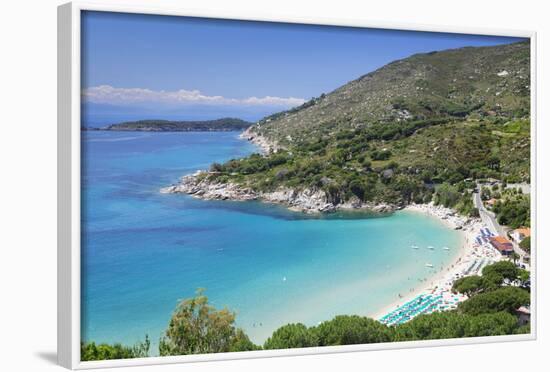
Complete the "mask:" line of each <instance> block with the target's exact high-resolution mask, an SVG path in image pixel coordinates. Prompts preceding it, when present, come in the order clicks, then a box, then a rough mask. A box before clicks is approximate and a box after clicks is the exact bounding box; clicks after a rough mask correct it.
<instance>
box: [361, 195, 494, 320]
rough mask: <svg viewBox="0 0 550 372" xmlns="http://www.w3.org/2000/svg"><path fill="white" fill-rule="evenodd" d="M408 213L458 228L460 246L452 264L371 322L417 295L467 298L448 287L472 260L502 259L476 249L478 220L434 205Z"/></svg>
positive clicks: (491, 250) (489, 250)
mask: <svg viewBox="0 0 550 372" xmlns="http://www.w3.org/2000/svg"><path fill="white" fill-rule="evenodd" d="M405 210H407V211H412V212H417V213H424V214H427V215H430V216H432V217H436V218H439V219H440V220H441V221H442V222H444V223H445V224H446V225H448V226H449V227H450V228H452V229H454V228H455V227H457V226H462V230H461V232H462V245H461V247H460V249H459V250H458V251H457V254H456V257H455V258H454V259H453V261H452V262H453V263H452V264H450V265H449V266H447V267H444V268H443V270H441V271H440V272H438V273H436V274H435V275H434V276H432V277H431V278H428V280H426V281H425V282H424V283H423V284H421V285H420V286H417V287H416V288H415V289H414V290H412V291H411V292H408V293H407V294H406V295H404V296H403V297H401V298H399V299H397V300H396V301H395V302H393V303H391V304H390V305H388V306H386V307H384V308H383V309H380V311H377V312H376V313H374V314H370V315H369V316H370V317H372V318H373V319H380V318H381V317H382V316H384V315H386V314H387V313H389V312H391V311H393V310H395V309H396V308H398V307H400V306H402V305H403V304H405V303H406V302H408V301H410V300H412V299H413V298H415V297H416V296H418V295H420V294H425V295H427V294H434V293H437V294H441V295H443V299H444V300H450V299H451V297H458V299H459V301H463V300H465V299H466V297H465V296H463V295H454V294H452V293H451V288H452V285H453V283H454V281H455V280H456V279H458V278H460V277H463V276H464V272H465V271H466V270H467V268H468V267H470V265H471V264H472V262H474V261H475V260H481V259H483V258H485V259H486V260H487V261H488V262H491V261H492V262H496V261H499V260H501V259H502V256H501V254H500V253H499V252H498V251H497V250H495V249H494V248H492V247H490V246H489V245H483V246H479V245H478V244H477V243H476V241H475V238H476V236H477V235H479V230H480V229H481V228H483V227H485V225H484V224H483V223H482V221H481V219H479V218H478V219H473V218H470V219H468V218H466V217H463V216H460V215H458V213H456V212H455V211H453V210H452V209H449V208H444V207H442V206H435V205H433V203H430V204H413V205H410V206H408V207H406V208H405ZM475 273H476V272H470V273H469V275H473V274H475Z"/></svg>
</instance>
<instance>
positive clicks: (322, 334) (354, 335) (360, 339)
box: [314, 315, 391, 346]
mask: <svg viewBox="0 0 550 372" xmlns="http://www.w3.org/2000/svg"><path fill="white" fill-rule="evenodd" d="M314 331H315V334H316V335H317V339H318V342H319V346H329V345H353V344H370V343H376V342H389V341H391V337H390V331H389V329H388V328H387V327H386V326H384V325H383V324H381V323H379V322H377V321H375V320H373V319H369V318H365V317H361V316H358V315H351V316H350V315H339V316H336V317H335V318H334V319H332V320H329V321H326V322H323V323H321V324H320V325H319V326H317V327H315V329H314Z"/></svg>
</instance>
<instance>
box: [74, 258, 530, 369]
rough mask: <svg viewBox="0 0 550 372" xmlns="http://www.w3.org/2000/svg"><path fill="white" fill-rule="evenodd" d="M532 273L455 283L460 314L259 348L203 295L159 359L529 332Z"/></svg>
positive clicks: (118, 349)
mask: <svg viewBox="0 0 550 372" xmlns="http://www.w3.org/2000/svg"><path fill="white" fill-rule="evenodd" d="M528 280H529V273H528V272H527V271H525V270H523V269H519V268H517V267H516V266H515V265H514V264H513V263H511V262H508V261H501V262H498V263H495V264H493V265H489V266H487V267H485V268H484V269H483V272H482V275H481V276H469V277H464V278H462V279H459V280H458V281H456V283H455V284H454V286H453V291H456V292H460V293H464V294H466V295H468V296H469V298H468V299H467V300H466V301H464V302H462V303H460V305H459V306H458V308H457V309H456V310H451V311H445V312H437V313H432V314H425V315H420V316H418V317H416V318H414V319H412V320H411V321H409V322H407V323H404V324H401V325H397V326H386V325H384V324H382V323H380V322H378V321H376V320H374V319H370V318H367V317H363V316H358V315H339V316H336V317H334V318H333V319H332V320H329V321H325V322H323V323H321V324H319V325H318V326H314V327H307V326H306V325H304V324H301V323H293V324H287V325H284V326H282V327H280V328H279V329H277V330H276V331H274V332H273V334H272V335H271V337H269V339H268V340H267V341H266V342H265V343H264V344H263V345H255V344H254V343H253V342H251V341H250V339H249V338H248V336H247V335H246V333H245V332H244V331H243V330H242V329H240V328H237V327H236V326H235V313H234V312H232V311H229V310H228V309H221V310H217V309H215V308H214V307H213V306H211V305H210V304H209V303H208V298H207V297H206V296H205V295H204V293H203V291H202V290H199V291H197V295H196V296H195V297H193V298H190V299H187V300H184V301H182V302H181V303H180V304H179V305H178V306H177V307H176V310H175V311H174V313H173V314H172V318H171V319H170V322H169V324H168V328H167V330H166V331H165V333H164V336H163V337H162V338H161V339H160V342H159V355H161V356H166V355H188V354H205V353H223V352H238V351H253V350H260V349H264V350H268V349H289V348H304V347H316V346H333V345H352V344H370V343H380V342H399V341H419V340H433V339H447V338H460V337H481V336H500V335H511V334H519V333H529V332H530V326H529V324H527V325H520V324H519V322H518V316H517V315H516V310H517V309H518V308H519V307H521V306H529V305H530V298H531V295H530V288H529V286H528V285H527V283H528ZM149 345H150V343H149V339H148V337H147V336H146V338H145V342H144V343H138V344H137V345H136V346H134V347H126V346H122V345H120V344H115V345H106V344H101V345H96V344H95V343H93V342H92V343H88V344H84V343H83V344H82V348H81V350H82V351H81V352H82V354H81V355H82V356H81V359H82V360H83V361H84V360H105V359H122V358H138V357H145V356H148V355H149Z"/></svg>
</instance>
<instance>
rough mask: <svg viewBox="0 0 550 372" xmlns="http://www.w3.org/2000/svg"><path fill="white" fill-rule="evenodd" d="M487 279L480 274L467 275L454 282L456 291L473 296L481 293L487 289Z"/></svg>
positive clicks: (454, 290)
mask: <svg viewBox="0 0 550 372" xmlns="http://www.w3.org/2000/svg"><path fill="white" fill-rule="evenodd" d="M486 288H487V287H486V285H485V280H484V278H483V277H481V276H479V275H472V276H465V277H463V278H460V279H458V280H457V281H455V282H454V284H453V289H452V290H453V292H454V293H457V292H458V293H462V294H465V295H466V296H468V297H472V296H473V295H475V294H477V293H481V292H483V291H484V290H485V289H486Z"/></svg>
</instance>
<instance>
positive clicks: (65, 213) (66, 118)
mask: <svg viewBox="0 0 550 372" xmlns="http://www.w3.org/2000/svg"><path fill="white" fill-rule="evenodd" d="M82 11H104V12H122V13H138V14H155V15H170V16H193V17H207V18H219V19H235V20H251V21H266V22H287V23H300V24H314V25H334V26H352V27H369V28H383V29H395V30H411V31H431V32H451V33H463V34H478V35H498V36H513V37H523V38H529V39H530V41H531V43H530V45H531V143H532V146H531V174H532V177H531V184H532V189H531V190H532V191H531V195H532V199H531V202H532V208H531V215H532V218H531V220H532V221H533V222H532V225H533V226H532V227H533V242H536V235H537V226H536V222H537V220H536V201H537V188H536V184H537V177H536V172H535V170H536V158H535V154H536V152H537V151H536V127H537V118H536V113H537V110H536V67H537V66H536V45H537V42H536V33H535V32H533V31H514V30H493V29H472V28H464V29H462V28H452V27H443V26H429V25H415V24H398V23H395V24H394V23H381V22H372V21H368V20H355V21H350V20H342V19H318V18H315V19H311V18H307V17H301V16H296V17H292V18H279V17H274V16H270V15H262V14H228V13H225V12H214V11H203V12H200V11H196V10H189V9H184V8H165V7H162V8H159V7H156V6H155V5H136V6H131V5H115V4H106V3H99V2H81V1H75V2H71V3H68V4H64V5H61V6H59V8H58V260H57V263H58V320H57V323H58V343H57V345H58V346H57V347H58V362H59V364H60V365H62V366H63V367H66V368H70V369H90V368H103V367H121V366H138V365H153V364H171V363H189V362H202V361H219V360H231V359H247V358H266V357H277V356H294V355H312V354H326V353H342V352H356V351H370V350H387V349H404V348H414V347H434V346H443V345H463V344H477V343H489V342H497V341H498V342H510V341H525V340H534V339H536V330H537V311H536V299H537V295H536V293H537V286H536V284H537V281H536V269H537V265H536V263H537V257H536V256H537V252H536V251H537V250H536V243H535V244H533V248H532V254H531V260H532V266H531V268H532V269H531V273H532V278H534V280H533V281H532V293H534V296H533V299H532V304H531V310H532V316H531V333H530V334H522V335H507V336H491V337H479V338H463V339H446V340H433V341H414V342H400V343H380V344H366V345H347V346H329V347H322V348H320V347H317V348H303V349H287V350H276V351H267V350H261V351H250V352H239V353H222V354H206V355H183V356H170V357H149V358H138V359H125V360H108V361H107V360H106V361H88V362H82V361H81V360H80V229H81V226H80V180H81V178H80V177H81V169H80V134H81V132H80V128H81V123H80V104H81V86H80V75H81V66H80V31H81V30H80V17H81V12H82Z"/></svg>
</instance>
